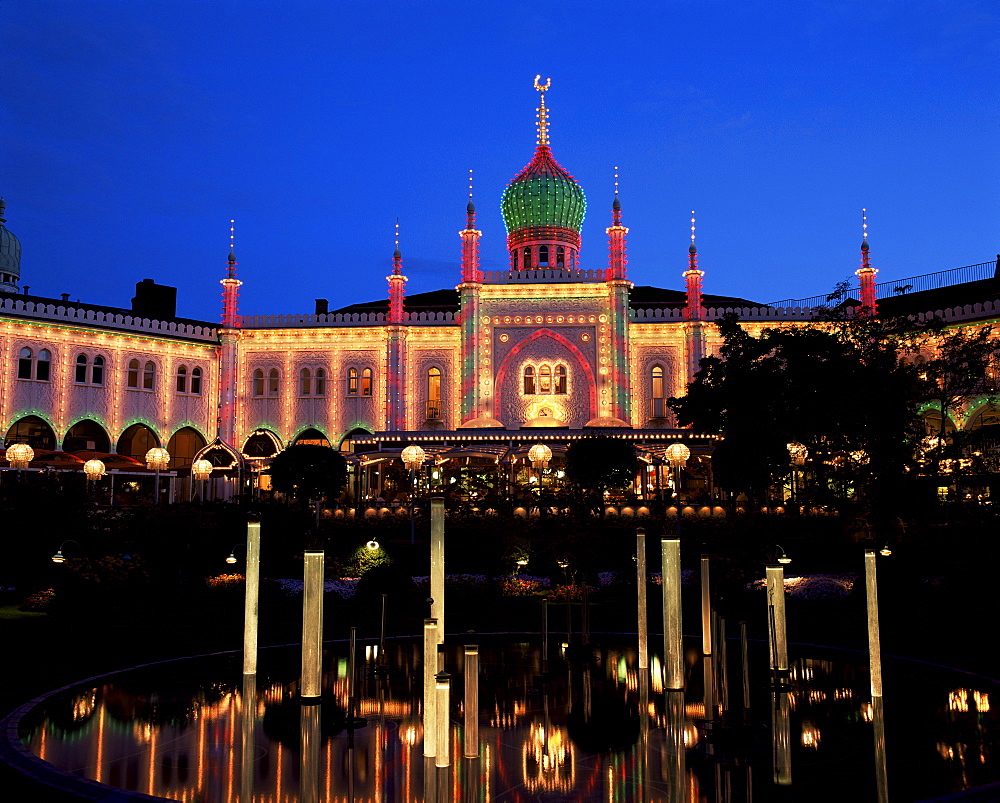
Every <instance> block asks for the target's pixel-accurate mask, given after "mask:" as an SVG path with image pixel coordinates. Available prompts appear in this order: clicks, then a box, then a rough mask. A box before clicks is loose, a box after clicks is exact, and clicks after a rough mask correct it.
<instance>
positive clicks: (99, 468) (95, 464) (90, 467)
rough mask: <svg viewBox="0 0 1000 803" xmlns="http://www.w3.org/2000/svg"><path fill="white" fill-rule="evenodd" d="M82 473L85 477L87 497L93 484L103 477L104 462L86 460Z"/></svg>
mask: <svg viewBox="0 0 1000 803" xmlns="http://www.w3.org/2000/svg"><path fill="white" fill-rule="evenodd" d="M83 473H84V474H85V475H86V477H87V496H90V495H91V488H92V487H93V484H94V483H96V482H97V481H98V480H100V479H101V477H103V476H104V462H103V461H101V460H88V461H87V462H86V463H84V464H83Z"/></svg>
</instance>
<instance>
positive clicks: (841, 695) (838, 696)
mask: <svg viewBox="0 0 1000 803" xmlns="http://www.w3.org/2000/svg"><path fill="white" fill-rule="evenodd" d="M833 699H834V700H852V699H854V692H853V691H852V690H851V689H834V691H833Z"/></svg>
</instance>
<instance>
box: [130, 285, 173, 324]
mask: <svg viewBox="0 0 1000 803" xmlns="http://www.w3.org/2000/svg"><path fill="white" fill-rule="evenodd" d="M132 312H134V313H135V314H136V315H140V316H142V317H143V318H153V319H158V320H161V321H163V320H167V319H169V318H173V317H176V315H177V288H176V287H168V286H167V285H165V284H157V283H156V282H154V281H153V280H152V279H143V280H142V281H141V282H136V284H135V298H133V299H132Z"/></svg>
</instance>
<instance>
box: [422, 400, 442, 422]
mask: <svg viewBox="0 0 1000 803" xmlns="http://www.w3.org/2000/svg"><path fill="white" fill-rule="evenodd" d="M426 420H427V421H440V420H441V402H440V401H429V402H427V415H426Z"/></svg>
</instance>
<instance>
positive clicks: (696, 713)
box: [684, 702, 705, 719]
mask: <svg viewBox="0 0 1000 803" xmlns="http://www.w3.org/2000/svg"><path fill="white" fill-rule="evenodd" d="M684 714H685V715H686V716H689V717H691V719H704V718H705V703H704V702H700V703H685V704H684Z"/></svg>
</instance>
